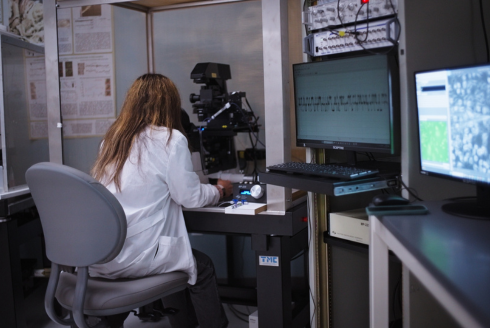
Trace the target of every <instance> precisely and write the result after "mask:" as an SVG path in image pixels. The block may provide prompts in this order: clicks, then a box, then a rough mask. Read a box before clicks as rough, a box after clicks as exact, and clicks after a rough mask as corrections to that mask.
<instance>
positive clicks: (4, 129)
mask: <svg viewBox="0 0 490 328" xmlns="http://www.w3.org/2000/svg"><path fill="white" fill-rule="evenodd" d="M0 37H1V43H0V47H1V50H0V51H1V65H0V69H1V79H0V84H1V85H0V88H1V89H3V93H2V94H1V99H0V122H1V139H2V141H1V147H2V148H1V166H0V168H1V170H0V171H1V175H0V182H1V183H0V199H1V198H6V197H13V196H16V195H22V194H26V193H28V188H27V185H26V181H25V177H24V173H25V171H26V169H27V168H28V167H29V166H31V165H33V164H35V163H37V162H41V161H47V160H49V155H48V139H47V138H45V137H44V136H43V131H47V125H46V124H44V123H43V122H42V120H43V119H45V117H46V89H45V74H44V72H45V68H44V67H45V66H44V49H43V48H42V47H39V46H36V45H33V44H31V43H28V42H25V41H22V40H20V39H19V38H17V37H15V36H9V35H6V34H2V35H1V36H0Z"/></svg>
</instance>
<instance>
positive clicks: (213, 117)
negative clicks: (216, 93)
mask: <svg viewBox="0 0 490 328" xmlns="http://www.w3.org/2000/svg"><path fill="white" fill-rule="evenodd" d="M230 107H231V104H230V103H229V102H227V103H226V105H225V107H223V108H221V109H220V110H219V111H217V112H216V113H215V114H214V115H213V116H211V118H210V119H209V121H212V120H214V119H215V118H216V117H217V116H218V115H219V114H221V113H223V111H225V110H226V109H228V108H230ZM209 121H208V122H209Z"/></svg>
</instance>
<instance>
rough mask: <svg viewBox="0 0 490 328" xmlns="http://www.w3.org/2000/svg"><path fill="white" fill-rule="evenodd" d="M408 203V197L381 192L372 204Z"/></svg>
mask: <svg viewBox="0 0 490 328" xmlns="http://www.w3.org/2000/svg"><path fill="white" fill-rule="evenodd" d="M408 203H409V200H408V199H406V198H403V197H402V196H400V195H395V194H379V195H376V196H374V197H373V199H372V201H371V204H373V205H374V206H385V205H406V204H408Z"/></svg>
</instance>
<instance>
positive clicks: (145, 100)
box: [92, 74, 184, 191]
mask: <svg viewBox="0 0 490 328" xmlns="http://www.w3.org/2000/svg"><path fill="white" fill-rule="evenodd" d="M180 118H181V104H180V95H179V91H178V90H177V87H176V86H175V84H174V83H173V82H172V81H171V80H170V79H169V78H168V77H166V76H163V75H161V74H145V75H142V76H140V77H138V78H137V79H136V81H134V83H133V85H132V86H131V87H130V88H129V90H128V93H127V94H126V99H125V100H124V104H123V106H122V109H121V114H120V115H119V117H118V118H117V119H116V121H115V122H114V123H113V124H112V125H111V127H110V128H109V130H108V131H107V133H106V135H105V136H104V139H103V140H102V146H101V148H100V151H99V154H98V156H97V160H96V161H95V164H94V166H93V168H92V175H93V177H94V178H95V179H97V180H99V181H100V180H102V179H104V180H105V181H107V183H110V182H114V184H115V185H116V188H117V190H119V191H120V190H121V172H122V169H123V166H124V163H125V162H126V159H127V158H128V157H129V154H130V152H131V148H132V146H133V144H134V141H135V140H136V138H137V137H138V136H139V134H140V133H141V132H142V131H144V130H145V128H146V127H148V126H164V127H167V128H168V129H169V139H168V140H170V138H171V137H172V131H173V129H177V130H178V131H180V132H182V133H184V131H183V128H182V124H181V121H180ZM108 166H111V171H112V173H110V175H109V173H108V172H107V170H106V169H107V168H108Z"/></svg>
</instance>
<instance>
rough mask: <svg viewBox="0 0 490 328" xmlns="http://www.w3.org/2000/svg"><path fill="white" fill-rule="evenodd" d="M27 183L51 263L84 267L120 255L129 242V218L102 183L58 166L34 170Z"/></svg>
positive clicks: (31, 171)
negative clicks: (39, 219)
mask: <svg viewBox="0 0 490 328" xmlns="http://www.w3.org/2000/svg"><path fill="white" fill-rule="evenodd" d="M26 180H27V185H28V186H29V190H30V192H31V195H32V198H33V199H34V203H35V204H36V207H37V209H38V212H39V216H40V218H41V224H42V227H43V232H44V238H45V242H46V256H47V257H48V259H49V260H50V261H52V262H54V263H57V264H60V265H66V266H72V267H85V266H89V265H92V264H95V263H105V262H108V261H110V260H112V259H113V258H114V257H116V256H117V255H118V254H119V252H120V251H121V248H122V246H123V244H124V241H125V239H126V231H127V223H126V216H125V214H124V211H123V208H122V207H121V204H120V203H119V201H118V200H117V199H116V197H114V195H113V194H112V193H111V192H110V191H109V190H107V189H106V188H105V187H104V186H103V185H101V184H100V183H99V182H98V181H96V180H95V179H94V178H92V177H91V176H90V175H88V174H85V173H83V172H81V171H79V170H76V169H74V168H72V167H69V166H65V165H61V164H55V163H38V164H35V165H33V166H31V167H30V168H29V169H28V170H27V172H26Z"/></svg>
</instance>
